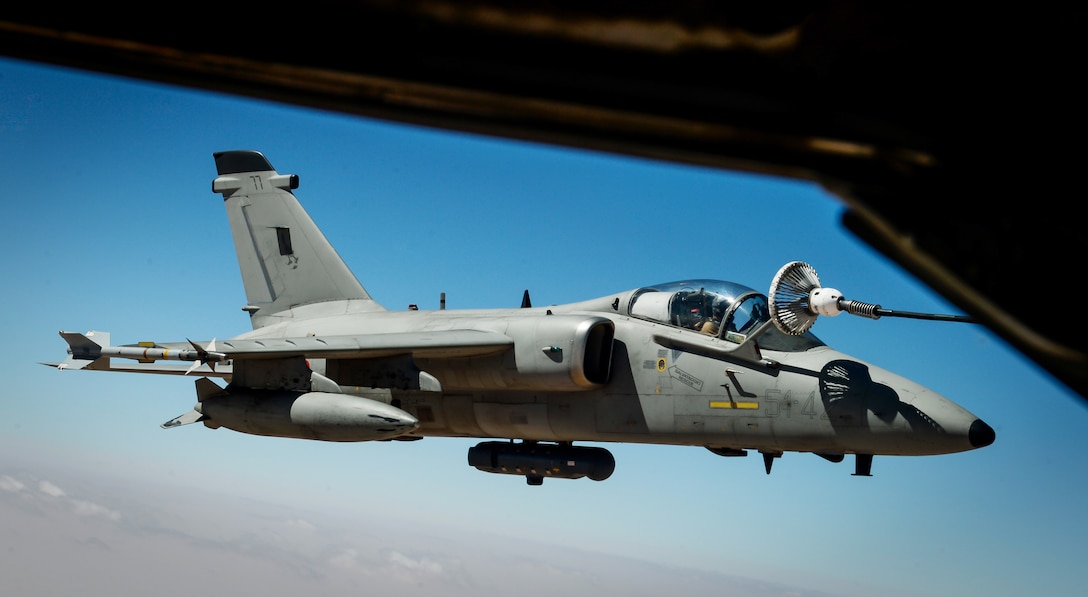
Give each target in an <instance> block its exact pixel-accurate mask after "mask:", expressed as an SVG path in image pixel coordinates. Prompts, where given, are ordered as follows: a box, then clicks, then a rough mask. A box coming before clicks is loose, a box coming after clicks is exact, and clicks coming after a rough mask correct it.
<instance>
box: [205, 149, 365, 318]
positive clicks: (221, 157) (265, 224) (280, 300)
mask: <svg viewBox="0 0 1088 597" xmlns="http://www.w3.org/2000/svg"><path fill="white" fill-rule="evenodd" d="M213 155H214V156H215V166H216V169H217V170H218V172H219V177H218V178H216V179H215V181H214V182H213V183H212V191H214V192H216V193H220V194H222V195H223V199H224V202H225V204H226V207H227V217H228V219H229V221H230V229H231V234H232V235H233V237H234V248H235V250H236V251H237V252H238V266H239V268H240V270H241V273H242V282H243V284H244V285H245V290H246V301H247V303H248V304H247V306H246V307H245V310H246V311H248V312H249V313H250V317H251V320H252V323H253V327H254V329H256V328H259V327H263V326H265V325H269V324H271V323H275V322H276V321H279V320H280V319H281V318H282V317H284V316H288V317H289V316H290V314H289V313H286V312H287V311H289V310H290V309H293V308H295V307H299V306H302V305H310V304H313V303H322V302H330V301H341V302H343V301H348V302H350V303H351V304H350V309H351V310H354V311H379V310H383V308H382V306H381V305H379V304H378V303H376V302H375V301H374V300H373V299H371V298H370V295H369V294H368V293H367V291H366V289H364V288H363V286H362V284H360V283H359V280H358V279H356V277H355V275H354V274H352V273H351V270H350V269H348V266H347V264H345V263H344V260H343V259H341V258H340V255H338V254H337V253H336V250H335V249H333V247H332V245H330V244H329V241H328V240H327V239H326V238H325V235H324V234H322V233H321V230H319V229H318V228H317V226H316V225H315V224H314V222H313V220H311V219H310V216H309V215H308V214H307V213H306V211H305V210H304V209H302V205H301V204H300V203H299V202H298V199H296V198H295V196H294V194H293V193H292V192H291V191H292V190H294V189H296V188H298V176H297V175H294V174H279V173H277V172H276V171H275V170H274V169H273V168H272V165H271V164H269V163H268V160H267V159H265V157H264V155H262V154H261V153H259V152H256V151H224V152H218V153H215V154H213ZM347 308H349V306H345V309H347Z"/></svg>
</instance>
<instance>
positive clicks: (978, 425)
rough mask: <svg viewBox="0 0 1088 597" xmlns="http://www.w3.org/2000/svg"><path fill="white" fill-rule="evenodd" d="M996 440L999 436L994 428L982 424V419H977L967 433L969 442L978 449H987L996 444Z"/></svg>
mask: <svg viewBox="0 0 1088 597" xmlns="http://www.w3.org/2000/svg"><path fill="white" fill-rule="evenodd" d="M996 438H997V434H996V433H994V428H993V427H990V426H989V425H987V424H986V423H984V422H982V419H975V422H974V423H971V428H970V429H969V430H968V431H967V440H968V441H970V442H971V445H972V446H974V447H976V448H983V447H986V446H988V445H990V444H992V443H994V439H996Z"/></svg>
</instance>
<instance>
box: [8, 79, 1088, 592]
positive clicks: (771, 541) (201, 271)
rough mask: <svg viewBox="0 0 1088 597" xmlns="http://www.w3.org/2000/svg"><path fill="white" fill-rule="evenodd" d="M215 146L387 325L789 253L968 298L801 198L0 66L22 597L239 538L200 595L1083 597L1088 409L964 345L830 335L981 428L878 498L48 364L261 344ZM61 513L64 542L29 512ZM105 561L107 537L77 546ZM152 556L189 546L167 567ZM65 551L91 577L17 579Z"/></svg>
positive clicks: (930, 296) (822, 327)
mask: <svg viewBox="0 0 1088 597" xmlns="http://www.w3.org/2000/svg"><path fill="white" fill-rule="evenodd" d="M229 149H256V150H259V151H261V152H263V153H264V154H265V155H266V156H267V157H268V159H269V160H270V161H271V162H272V164H273V165H274V166H275V167H276V168H277V170H279V171H280V172H281V173H295V174H298V175H299V176H300V178H301V186H300V188H299V189H298V191H297V192H296V194H297V195H298V197H299V198H300V200H301V201H302V203H303V205H304V206H305V207H306V208H307V210H308V211H309V212H310V214H311V216H312V217H313V218H314V220H315V221H316V222H317V224H318V225H319V226H320V227H321V228H322V230H323V231H324V232H325V234H326V235H327V236H328V237H329V239H330V240H331V241H332V243H333V244H334V246H336V248H337V250H338V251H339V252H340V254H341V255H342V256H343V257H344V258H345V260H346V261H347V262H348V263H349V265H350V266H351V267H352V269H353V271H354V272H355V274H356V275H357V276H358V277H359V279H360V281H361V282H362V283H363V285H364V286H365V287H366V288H367V290H368V291H370V293H371V294H372V295H373V296H374V297H375V298H376V299H377V300H378V301H379V302H380V303H382V304H383V305H385V306H386V307H387V308H390V309H403V308H405V307H407V305H408V304H410V303H416V304H418V305H419V306H420V307H421V308H423V309H429V308H437V307H438V301H439V296H440V293H443V292H444V293H446V297H447V307H448V308H451V309H456V308H479V307H516V306H518V305H519V304H520V301H521V294H522V291H523V290H525V289H528V290H529V291H530V293H531V294H532V298H533V304H534V305H545V304H553V303H565V302H571V301H577V300H582V299H586V298H592V297H597V296H602V295H605V294H609V293H613V292H616V291H619V290H623V289H628V288H634V287H637V286H642V285H647V284H652V283H658V282H664V281H669V280H677V279H683V278H719V279H726V280H732V281H736V282H739V283H742V284H746V285H748V286H751V287H754V288H757V289H759V290H762V291H764V292H765V291H766V288H767V286H768V285H769V283H770V280H771V278H772V277H773V275H774V274H775V272H776V271H777V270H778V268H779V267H780V266H781V265H782V264H784V263H786V262H788V261H793V260H797V259H801V260H804V261H807V262H809V263H811V264H812V265H813V266H814V267H815V268H816V270H817V271H818V272H819V274H820V277H821V280H823V282H824V283H825V284H826V285H828V286H834V287H836V288H839V289H840V290H842V291H843V292H844V293H845V295H846V296H847V297H848V298H855V299H858V300H863V301H868V302H875V303H881V304H882V305H884V306H885V307H887V308H891V309H899V310H906V311H922V312H925V311H929V312H940V313H952V312H955V309H953V308H952V307H951V306H950V305H948V304H947V303H945V302H944V301H943V300H942V299H941V298H940V297H939V296H937V295H936V294H935V293H934V292H932V291H930V290H929V289H927V288H926V287H924V286H922V285H920V284H919V283H917V282H916V281H915V280H913V279H912V278H911V277H910V276H909V275H907V274H906V273H904V272H903V271H901V270H900V269H899V268H897V267H896V266H895V265H894V264H892V263H891V262H889V261H888V260H886V259H884V258H883V257H881V256H880V255H878V254H875V253H874V252H873V251H871V250H870V249H869V248H868V247H867V246H866V245H864V244H862V243H861V242H859V241H857V240H856V239H854V238H853V237H852V236H850V235H849V233H847V232H846V231H845V230H843V229H842V227H841V226H840V225H839V223H838V222H839V220H838V218H839V215H840V213H841V211H842V209H843V206H842V204H841V203H840V202H839V201H838V200H836V199H835V197H834V196H832V195H830V194H829V193H827V192H825V191H823V190H822V189H820V188H818V187H816V186H814V185H811V184H808V183H802V182H797V181H790V180H782V179H773V178H767V177H760V176H753V175H747V174H740V173H734V172H723V171H717V170H711V169H705V168H695V167H688V166H680V165H675V164H664V163H658V162H652V161H647V160H636V159H630V158H623V157H618V156H612V155H605V154H599V153H592V152H586V151H575V150H569V149H559V148H554V147H548V146H541V145H535V144H528V143H514V142H509V141H500V140H495V139H490V138H484V137H475V136H469V135H462V134H453V133H449V132H444V131H435V130H429V129H423V128H416V127H407V126H403V125H396V124H391V123H385V122H380V121H372V120H367V119H361V118H356V117H348V116H343V115H336V114H328V113H322V112H317V111H309V110H301V109H298V108H294V107H287V106H282V105H278V104H272V103H265V102H257V101H253V100H247V99H241V98H235V97H231V96H224V95H218V94H211V93H205V92H196V91H190V90H182V89H178V88H172V87H168V86H161V85H152V84H148V83H143V82H134V81H130V80H125V79H120V78H114V77H105V76H100V75H94V74H89V73H84V72H80V71H72V70H66V69H59V68H54V67H46V66H41V65H35V64H30V63H23V62H18V61H12V60H0V175H2V176H3V180H4V182H5V185H4V194H5V195H4V196H5V200H4V203H3V205H4V206H5V208H6V209H7V211H8V215H9V217H8V218H7V219H6V222H7V223H8V225H7V226H5V230H4V234H3V235H0V248H2V249H3V254H4V255H6V257H7V259H6V266H7V268H6V269H7V272H6V275H5V280H6V282H4V284H3V285H4V289H5V292H4V305H5V309H4V311H3V313H2V315H0V317H2V318H3V319H2V320H0V323H2V324H3V329H4V330H5V332H6V339H7V341H6V342H4V343H3V345H2V346H0V363H2V364H0V367H2V368H3V369H2V371H3V373H4V379H5V380H6V388H5V390H4V391H3V392H2V393H0V449H2V451H0V454H2V457H0V514H2V516H0V541H4V543H5V544H4V545H0V547H3V548H5V549H6V550H8V551H9V552H11V553H15V554H16V555H17V557H13V558H9V560H8V562H7V563H0V576H2V577H4V578H5V579H6V581H7V579H16V580H13V581H12V582H13V583H17V586H20V587H24V588H26V589H27V590H26V591H25V592H26V593H30V592H37V591H38V590H42V591H41V592H56V593H65V592H70V591H66V590H65V589H67V588H71V587H79V588H80V589H81V590H84V589H85V590H88V591H89V593H88V594H98V593H101V594H141V591H140V587H141V586H144V585H141V584H140V583H139V582H136V579H135V577H134V576H132V575H133V574H134V573H133V572H132V571H133V570H134V569H136V568H139V569H140V570H141V571H142V572H141V573H140V574H141V576H140V579H141V580H146V582H153V583H165V582H168V581H170V582H175V583H182V584H177V585H175V586H177V587H179V592H180V590H181V589H182V588H187V587H186V585H184V582H185V581H178V580H176V579H175V580H170V579H173V576H172V573H174V572H177V571H178V570H179V568H178V566H174V565H170V564H171V563H181V562H185V563H187V564H188V565H191V566H197V567H201V566H203V567H204V568H205V569H208V568H207V567H208V562H210V561H224V560H222V557H223V553H226V552H229V553H230V554H232V556H233V557H234V558H235V559H234V560H229V561H231V562H236V564H237V565H232V566H225V565H223V566H212V567H211V568H210V569H209V570H210V571H209V572H208V574H209V575H210V578H212V579H213V580H215V581H216V582H218V583H220V584H221V586H224V587H229V586H233V585H232V583H241V584H239V586H246V585H245V584H244V583H245V580H246V578H247V576H253V575H257V576H260V575H262V574H263V575H265V576H263V577H262V578H266V580H267V579H272V580H275V581H276V582H270V583H269V586H268V587H266V592H268V593H269V594H287V593H288V592H290V591H295V592H296V593H297V591H299V590H303V591H307V592H310V593H321V592H326V593H328V594H337V593H339V592H341V591H344V590H350V588H351V587H354V586H357V584H358V583H362V582H366V581H371V582H372V581H373V580H374V579H375V578H376V577H379V576H380V577H381V578H382V579H383V580H382V582H388V583H391V584H390V585H389V586H390V587H391V588H392V589H395V590H399V591H401V592H403V593H406V594H421V595H422V594H453V593H455V591H453V589H451V587H457V588H458V589H459V591H460V593H463V594H469V595H472V594H482V593H488V594H493V593H495V592H499V593H503V592H512V591H514V590H517V588H518V587H524V586H526V583H530V584H533V586H534V587H536V588H537V589H539V590H540V591H541V593H542V594H543V593H548V594H554V593H555V592H558V591H562V592H564V593H573V594H578V593H579V592H584V593H586V594H595V595H599V594H617V595H619V594H632V593H633V592H637V590H635V589H636V588H637V589H641V590H644V591H645V592H646V593H647V594H655V593H658V594H659V593H660V591H654V590H653V587H668V588H669V591H670V592H675V593H676V594H679V593H681V592H687V593H689V594H715V595H721V594H737V595H779V594H790V593H791V592H793V593H795V594H805V595H808V594H812V595H819V594H831V595H868V594H874V593H877V592H880V593H884V594H901V595H915V596H917V595H957V596H964V595H993V594H1004V595H1027V594H1051V595H1075V594H1080V590H1081V579H1080V577H1079V574H1078V571H1079V569H1080V565H1081V560H1082V559H1083V555H1084V547H1083V536H1084V535H1085V533H1086V532H1088V517H1086V515H1085V513H1084V510H1083V500H1082V499H1081V497H1080V496H1082V495H1083V494H1084V492H1085V490H1086V484H1088V483H1086V479H1088V474H1086V473H1088V461H1086V459H1085V458H1084V456H1083V454H1084V452H1085V449H1086V448H1088V439H1086V438H1085V435H1084V433H1083V427H1084V424H1085V423H1086V422H1088V409H1086V408H1085V406H1084V405H1083V403H1082V401H1081V400H1080V399H1079V398H1077V397H1076V396H1075V395H1074V394H1073V393H1071V392H1070V391H1068V390H1067V389H1065V388H1064V386H1062V385H1061V384H1059V383H1058V382H1056V381H1054V380H1053V379H1052V378H1050V377H1049V376H1048V375H1046V374H1045V373H1042V372H1041V371H1040V370H1039V369H1038V368H1037V367H1036V366H1034V365H1033V364H1031V363H1029V362H1028V361H1027V360H1026V359H1024V358H1023V357H1021V356H1020V355H1019V353H1017V352H1015V351H1014V350H1012V349H1011V348H1010V347H1008V346H1007V345H1006V344H1004V343H1003V342H1002V341H1001V340H1000V339H998V338H996V337H995V336H994V335H993V334H991V333H989V332H988V331H986V330H985V329H984V328H981V327H978V326H973V325H966V324H957V323H938V322H924V321H914V320H897V319H888V318H885V319H883V320H880V321H875V322H874V321H868V320H864V319H861V318H856V317H849V316H841V317H837V318H834V319H829V318H821V320H820V321H819V322H817V323H816V326H815V328H814V330H813V331H814V332H815V333H816V334H817V335H818V336H820V338H821V339H823V340H824V341H825V342H827V343H828V344H830V345H832V346H834V347H835V348H838V349H840V350H842V351H844V352H847V353H849V354H852V355H854V356H856V357H858V358H861V359H863V360H866V361H868V362H871V363H874V364H876V365H878V366H881V367H884V368H886V369H889V370H892V371H895V372H897V373H900V374H902V375H904V376H906V377H908V378H910V379H913V380H915V381H918V382H920V383H922V384H924V385H926V386H928V387H930V388H932V389H934V390H936V391H937V392H939V393H941V394H943V395H945V396H947V397H949V398H951V399H953V400H955V401H957V402H959V403H960V404H961V405H963V406H964V407H965V408H967V409H968V410H970V411H972V412H974V413H975V414H977V415H978V416H980V417H982V418H983V419H984V420H986V421H987V422H988V423H989V424H990V425H991V426H993V427H994V428H995V429H996V431H997V441H996V442H995V443H994V445H992V446H990V447H987V448H984V449H982V450H976V451H973V452H969V453H964V454H955V455H948V456H936V457H921V458H892V457H885V458H880V457H878V458H877V459H876V461H875V463H874V468H873V472H874V477H872V478H868V479H862V478H855V477H852V476H850V472H851V471H852V464H851V463H850V462H849V461H847V462H844V463H842V464H838V465H835V464H831V463H828V462H825V461H823V460H821V459H819V458H816V457H813V456H810V455H802V454H786V455H785V457H783V458H782V459H780V460H778V461H777V462H776V463H775V468H774V474H772V475H770V476H767V475H765V474H764V471H763V466H762V461H761V460H760V459H759V458H758V457H755V458H753V457H749V458H746V459H723V458H719V457H717V456H714V455H712V454H710V453H709V452H707V451H705V450H701V449H698V448H684V447H667V446H664V447H663V446H638V445H616V446H610V449H611V450H612V451H613V453H614V454H615V457H616V460H617V467H616V473H615V474H614V475H613V476H612V477H611V478H610V479H608V480H607V481H606V482H603V483H594V482H591V481H588V480H579V481H566V482H565V481H559V480H554V481H549V482H546V483H545V484H544V485H543V486H542V487H528V486H526V485H525V483H524V481H523V480H521V479H519V478H516V477H507V476H502V475H488V474H484V473H481V472H478V471H476V470H475V469H473V468H471V467H469V466H468V465H467V464H466V461H465V453H466V451H467V449H468V447H469V446H471V445H473V444H474V443H475V442H474V441H472V440H456V439H435V438H429V439H425V440H423V441H419V442H412V443H369V444H322V443H316V442H304V441H300V440H288V439H276V438H260V437H250V436H246V435H242V434H237V433H234V432H231V431H227V430H218V431H212V430H208V429H205V428H203V427H201V426H198V425H192V426H188V427H184V428H180V429H174V430H169V431H165V430H162V429H160V428H159V424H160V423H162V422H163V421H166V420H168V419H170V418H172V417H174V416H176V415H178V414H181V413H183V412H185V411H187V410H188V409H190V408H191V407H192V404H193V403H194V402H195V393H194V391H193V387H192V385H191V384H192V380H191V379H184V378H173V377H155V376H139V375H122V374H101V373H93V372H83V373H74V372H65V373H60V372H57V371H54V370H51V369H48V368H46V367H42V366H40V365H38V364H37V363H38V362H39V361H46V360H59V359H61V358H62V357H63V356H64V348H65V345H64V342H63V341H62V340H61V339H60V338H59V337H58V336H57V331H58V330H62V329H63V330H76V331H85V330H89V329H97V330H104V331H109V332H110V333H111V334H112V338H113V340H114V342H115V343H128V342H136V341H141V340H158V341H178V340H183V339H185V338H193V339H202V340H208V339H211V338H226V337H230V336H234V335H237V334H239V333H242V332H244V331H246V330H247V329H248V318H247V316H246V315H245V314H244V313H243V312H242V311H241V310H240V307H241V306H242V305H243V304H244V302H245V297H244V292H243V290H242V285H241V281H240V279H239V276H238V268H237V264H236V262H235V258H234V249H233V246H232V245H231V240H230V234H229V230H228V227H227V223H226V217H225V213H224V210H223V207H222V199H221V198H220V197H219V196H218V195H214V194H213V193H212V192H211V180H212V179H213V178H214V177H215V167H214V163H213V161H212V157H211V154H212V152H215V151H223V150H229ZM163 496H170V497H169V498H164V497H163ZM196 504H199V507H198V506H197V505H196ZM256 511H260V512H261V515H257V514H255V513H254V512H256ZM65 516H67V517H70V518H72V519H73V520H76V521H79V524H73V525H68V526H64V527H63V528H62V527H60V526H59V525H56V524H54V523H50V522H48V521H49V520H53V521H57V520H62V519H63V517H65ZM228 520H229V521H230V522H229V523H228V522H224V521H228ZM272 520H277V521H279V522H278V523H276V524H282V527H271V526H269V525H272V524H273V523H271V522H269V521H272ZM50 524H54V526H50ZM149 529H153V530H154V533H151V532H150V531H149ZM270 529H272V530H270ZM349 529H351V532H349ZM137 531H139V532H137ZM273 531H274V532H273ZM80 533H83V534H80ZM31 537H33V539H31ZM149 537H152V538H149ZM179 537H181V538H182V539H184V541H181V540H179V539H178V538H179ZM364 539H365V540H364ZM353 542H354V543H353ZM100 545H106V546H108V547H109V548H110V549H98V550H97V551H96V550H95V549H94V548H92V547H88V546H100ZM207 545H214V546H215V550H213V551H209V550H208V549H205V548H204V546H207ZM255 546H256V547H255ZM159 549H161V550H162V551H163V553H164V556H163V557H164V558H165V557H166V556H165V554H166V553H171V554H175V555H176V557H177V560H176V561H174V562H171V561H170V560H167V562H168V563H164V562H162V561H157V560H156V559H155V558H154V557H153V556H152V555H150V554H152V553H155V552H156V551H157V550H159ZM519 550H520V551H519ZM68 552H70V553H69V556H70V558H74V560H73V561H76V562H83V563H85V564H86V565H84V566H80V565H76V566H75V567H74V568H73V570H72V571H71V573H70V574H69V575H68V576H67V577H50V578H48V579H46V578H44V577H43V576H42V575H40V574H37V573H36V571H37V570H38V569H39V567H44V566H46V564H47V561H48V559H49V558H50V557H54V556H55V555H56V554H58V553H68ZM515 553H517V554H520V555H519V556H518V558H517V560H516V561H514V560H509V559H503V558H513V557H514V556H513V555H512V554H515ZM51 554H52V555H51ZM215 558H219V560H216V559H215ZM284 561H291V562H296V563H297V562H304V563H305V565H306V566H310V567H311V568H312V569H306V570H301V571H299V570H296V569H295V567H292V566H285V565H283V564H282V563H283V562H284ZM492 561H494V562H506V563H509V564H510V565H509V566H506V567H504V568H503V570H502V571H501V572H499V571H490V569H489V566H488V564H487V562H492ZM293 566H294V565H293ZM299 566H301V564H299ZM160 569H161V572H156V571H158V570H160ZM111 570H116V573H115V574H113V575H111V574H110V572H109V571H111ZM96 571H97V572H96ZM103 571H106V572H103ZM738 577H742V578H743V579H747V580H744V581H741V580H740V579H739V578H738ZM549 579H550V580H549ZM632 579H638V581H637V583H635V584H634V585H633V584H632V583H633V582H634V581H633V580H632ZM65 582H70V583H71V585H69V586H68V587H66V586H65V585H64V583H65ZM504 583H505V584H504ZM195 588H197V585H194V589H195ZM726 588H730V589H731V590H734V591H735V593H727V592H724V591H725V589H726ZM392 589H391V590H392ZM277 591H280V592H277Z"/></svg>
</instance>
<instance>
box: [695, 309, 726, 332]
mask: <svg viewBox="0 0 1088 597" xmlns="http://www.w3.org/2000/svg"><path fill="white" fill-rule="evenodd" d="M723 315H725V303H723V302H716V303H714V308H713V310H712V311H711V316H710V317H708V318H705V319H703V320H702V321H699V322H697V323H696V324H695V327H694V329H695V330H696V331H699V332H702V333H704V334H706V335H708V336H717V335H718V328H719V327H720V325H721V322H722V316H723Z"/></svg>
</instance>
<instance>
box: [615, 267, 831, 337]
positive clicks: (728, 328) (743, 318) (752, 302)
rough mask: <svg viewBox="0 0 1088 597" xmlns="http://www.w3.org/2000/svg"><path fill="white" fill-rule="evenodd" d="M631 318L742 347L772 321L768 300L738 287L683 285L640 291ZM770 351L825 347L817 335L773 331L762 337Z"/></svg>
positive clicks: (686, 282)
mask: <svg viewBox="0 0 1088 597" xmlns="http://www.w3.org/2000/svg"><path fill="white" fill-rule="evenodd" d="M628 314H629V315H631V316H632V317H638V318H639V319H647V320H650V321H656V322H659V323H664V324H667V325H672V326H676V327H679V328H685V329H689V330H693V331H696V332H700V333H703V334H706V335H708V336H713V337H716V338H721V339H724V340H727V341H729V342H733V343H736V344H740V343H741V342H743V341H744V340H745V339H746V338H747V337H748V335H749V334H751V333H752V332H753V331H755V330H756V329H757V328H758V327H759V326H760V324H762V323H764V322H766V321H768V320H769V319H770V309H769V308H768V307H767V297H766V296H764V295H763V294H761V293H759V292H756V291H755V290H752V289H751V288H748V287H747V286H742V285H740V284H735V283H733V282H724V281H722V280H684V281H680V282H668V283H665V284H655V285H653V286H647V287H645V288H640V289H638V290H637V291H636V292H635V293H634V295H633V296H632V297H631V302H630V304H629V305H628ZM759 345H760V346H761V347H763V348H766V349H769V350H780V351H788V352H798V351H802V350H808V349H810V348H813V347H816V346H823V345H824V344H823V342H821V341H820V340H819V339H818V338H816V336H814V335H812V334H811V333H805V334H803V335H801V336H788V335H786V334H783V333H782V332H780V331H779V330H778V329H777V328H775V327H773V326H772V327H771V328H770V329H769V330H768V331H767V332H765V333H764V334H763V335H762V336H760V337H759Z"/></svg>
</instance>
